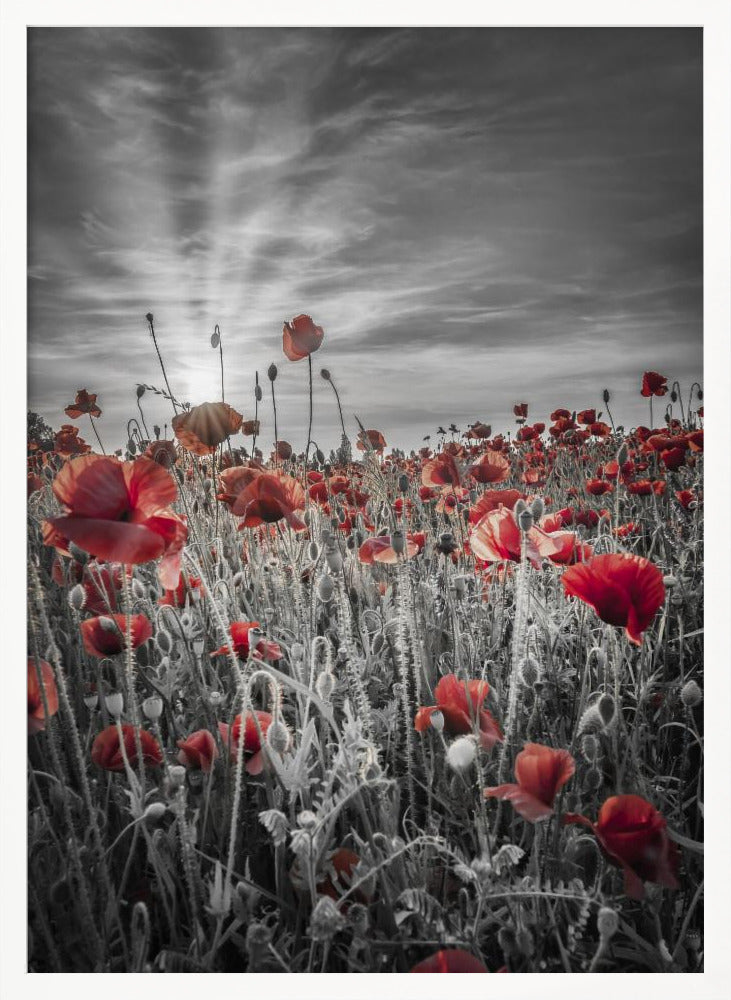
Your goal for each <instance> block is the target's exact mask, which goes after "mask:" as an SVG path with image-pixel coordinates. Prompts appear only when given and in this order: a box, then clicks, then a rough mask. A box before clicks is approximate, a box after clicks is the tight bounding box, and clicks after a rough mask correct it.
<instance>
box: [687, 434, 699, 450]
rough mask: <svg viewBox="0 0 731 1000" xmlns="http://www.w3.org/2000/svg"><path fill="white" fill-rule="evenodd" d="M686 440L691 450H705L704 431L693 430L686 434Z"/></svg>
mask: <svg viewBox="0 0 731 1000" xmlns="http://www.w3.org/2000/svg"><path fill="white" fill-rule="evenodd" d="M686 441H687V442H688V447H689V448H690V450H691V451H703V431H702V430H700V431H692V432H691V433H690V434H687V435H686Z"/></svg>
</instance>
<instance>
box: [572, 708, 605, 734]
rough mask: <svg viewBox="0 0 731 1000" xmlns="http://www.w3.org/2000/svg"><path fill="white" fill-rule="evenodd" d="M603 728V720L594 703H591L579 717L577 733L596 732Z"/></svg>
mask: <svg viewBox="0 0 731 1000" xmlns="http://www.w3.org/2000/svg"><path fill="white" fill-rule="evenodd" d="M602 729H604V720H603V719H602V717H601V715H600V714H599V710H598V708H597V707H596V705H591V706H590V707H589V708H587V710H586V711H585V712H584V714H583V715H582V716H581V718H580V719H579V729H578V731H579V733H585V732H588V733H598V732H601V730H602Z"/></svg>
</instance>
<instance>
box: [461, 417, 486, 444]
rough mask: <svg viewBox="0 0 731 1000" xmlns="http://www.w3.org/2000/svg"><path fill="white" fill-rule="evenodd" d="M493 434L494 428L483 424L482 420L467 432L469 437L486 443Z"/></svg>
mask: <svg viewBox="0 0 731 1000" xmlns="http://www.w3.org/2000/svg"><path fill="white" fill-rule="evenodd" d="M491 434H492V427H490V425H489V424H483V423H482V421H481V420H478V421H477V423H474V424H472V426H471V427H470V429H469V430H468V431H466V436H467V437H472V438H478V440H481V441H484V440H486V439H487V438H489V437H490V435H491Z"/></svg>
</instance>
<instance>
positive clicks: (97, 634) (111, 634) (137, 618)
mask: <svg viewBox="0 0 731 1000" xmlns="http://www.w3.org/2000/svg"><path fill="white" fill-rule="evenodd" d="M80 627H81V638H82V639H83V641H84V649H85V650H86V652H87V653H88V654H89V656H97V657H99V659H104V657H105V656H115V655H116V654H117V653H121V652H122V651H123V650H124V648H125V645H126V641H127V632H126V628H127V618H126V616H125V615H112V616H111V617H107V616H104V615H103V616H101V617H99V618H87V619H86V621H85V622H82V623H81V626H80ZM151 635H152V625H151V624H150V619H149V618H148V617H147V615H141V614H140V615H132V619H131V639H132V649H137V647H138V646H141V645H142V643H143V642H147V640H148V639H149V638H150V636H151Z"/></svg>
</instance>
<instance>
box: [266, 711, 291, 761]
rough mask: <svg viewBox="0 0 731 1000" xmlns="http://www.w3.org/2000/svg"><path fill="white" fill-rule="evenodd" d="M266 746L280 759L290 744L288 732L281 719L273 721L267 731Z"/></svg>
mask: <svg viewBox="0 0 731 1000" xmlns="http://www.w3.org/2000/svg"><path fill="white" fill-rule="evenodd" d="M266 741H267V745H268V746H269V747H270V748H271V749H272V750H274V751H276V753H278V754H279V756H280V757H281V756H282V754H283V753H284V752H285V751H286V749H287V747H288V746H289V743H290V735H289V730H288V729H287V727H286V726H285V724H284V723H283V722H282V721H281V719H275V720H274V722H272V724H271V725H270V726H269V728H268V729H267V734H266Z"/></svg>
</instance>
